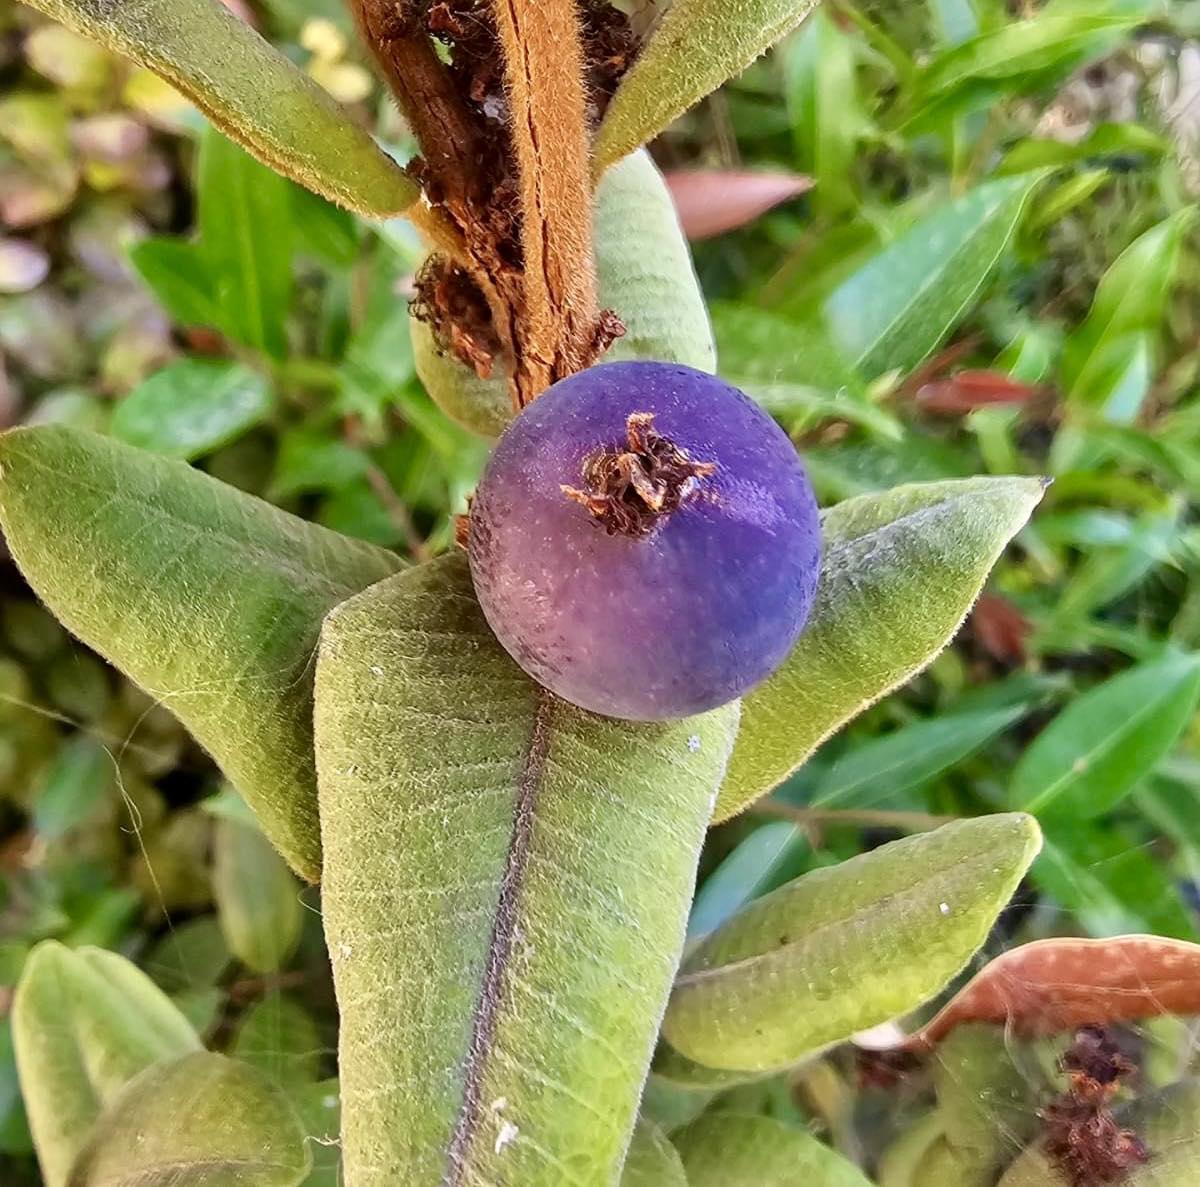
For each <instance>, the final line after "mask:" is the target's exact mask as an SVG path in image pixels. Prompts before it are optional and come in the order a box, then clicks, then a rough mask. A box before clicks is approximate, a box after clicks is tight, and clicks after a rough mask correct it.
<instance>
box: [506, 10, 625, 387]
mask: <svg viewBox="0 0 1200 1187" xmlns="http://www.w3.org/2000/svg"><path fill="white" fill-rule="evenodd" d="M493 12H494V14H495V21H496V30H497V33H498V35H499V39H500V43H501V46H502V48H503V54H504V76H505V84H506V90H507V95H508V104H509V115H510V119H509V122H510V128H511V134H512V144H513V153H514V156H515V158H516V163H517V170H518V176H519V190H520V203H521V247H522V255H523V265H524V269H523V281H522V289H523V296H524V306H523V308H522V309H521V311H520V316H519V317H518V318H517V319H516V336H517V341H516V343H515V344H514V345H515V347H516V359H515V362H516V367H515V371H514V380H515V386H516V396H517V401H518V403H519V404H522V405H523V404H527V403H528V402H529V401H530V400H532V399H533V398H534V397H535V396H536V395H537V394H538V393H539V392H541V391H542V390H543V389H544V388H546V387H548V386H549V385H550V384H551V383H553V382H555V380H557V379H561V378H563V377H565V376H567V375H571V374H573V373H574V372H576V371H579V370H582V369H583V368H584V367H586V366H588V365H589V364H590V363H591V362H593V361H594V360H595V358H596V357H597V356H598V354H599V353H600V351H601V350H603V349H604V347H605V346H606V345H607V342H606V341H605V340H604V339H605V334H606V332H607V331H606V327H605V323H604V322H603V321H602V319H601V316H600V310H599V307H598V305H597V299H596V264H595V258H594V255H593V251H592V195H591V180H590V174H589V167H588V157H589V152H588V130H587V102H586V96H585V90H584V67H583V53H582V48H581V44H580V28H579V13H578V10H577V7H576V0H493ZM611 328H612V327H611V325H609V326H608V327H607V329H611ZM609 341H611V338H610V339H609Z"/></svg>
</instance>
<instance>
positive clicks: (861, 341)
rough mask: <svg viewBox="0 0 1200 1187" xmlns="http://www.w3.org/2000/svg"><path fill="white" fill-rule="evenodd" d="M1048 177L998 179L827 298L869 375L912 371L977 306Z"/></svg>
mask: <svg viewBox="0 0 1200 1187" xmlns="http://www.w3.org/2000/svg"><path fill="white" fill-rule="evenodd" d="M1040 180H1041V175H1040V174H1030V175H1023V176H1021V177H1010V178H1005V179H1003V180H1001V181H991V182H987V183H985V184H984V185H981V186H979V187H978V188H976V189H974V190H972V191H971V192H970V193H968V194H966V195H965V196H964V197H962V198H958V199H956V200H955V201H953V202H950V203H948V204H947V205H945V206H943V207H941V208H939V209H938V210H936V211H934V212H933V213H932V214H930V215H927V216H926V217H925V218H923V219H921V220H920V221H919V222H918V223H916V225H915V226H913V227H911V228H910V229H909V230H908V231H906V232H905V233H904V234H903V235H901V236H900V237H899V238H898V239H896V240H895V241H894V242H892V243H890V244H888V245H887V246H886V247H885V248H883V250H882V251H880V252H878V253H877V254H876V255H874V256H872V257H871V259H870V260H868V261H867V263H866V264H864V265H863V266H862V267H861V268H859V269H858V270H857V271H856V272H854V273H853V274H852V275H850V276H849V277H848V278H847V279H846V280H844V281H843V282H842V283H841V284H840V285H839V286H838V287H837V288H836V289H835V290H834V291H833V292H832V293H831V294H830V295H829V297H827V298H826V300H825V304H824V312H825V320H826V322H827V323H828V325H829V328H830V331H831V332H832V334H833V337H834V340H835V341H836V343H837V345H838V346H839V348H840V349H841V351H842V353H843V355H844V356H845V357H846V358H847V359H848V360H849V361H850V362H851V363H852V364H853V365H854V366H855V367H857V368H858V369H859V370H860V371H861V372H862V373H863V375H865V376H866V377H867V378H868V379H872V378H874V377H875V376H877V375H882V374H884V373H885V372H888V371H896V370H898V371H902V372H908V371H911V370H912V369H913V368H914V367H915V366H916V365H917V364H918V363H919V362H921V361H922V360H923V359H924V358H925V357H926V356H927V355H929V354H931V353H932V352H933V351H934V350H935V349H936V348H937V346H938V344H939V343H940V342H941V341H942V340H943V339H944V338H945V337H946V335H947V334H949V333H950V331H951V330H952V329H953V328H954V327H955V326H956V325H957V324H958V322H959V321H960V320H961V318H962V316H963V314H964V313H966V311H967V310H968V309H969V308H970V307H971V305H972V304H973V303H974V301H975V299H976V297H977V295H978V293H979V291H980V289H981V288H982V287H983V285H984V283H985V282H986V281H987V279H988V278H989V277H990V276H991V274H992V272H993V271H994V269H995V267H996V265H997V264H998V263H999V261H1000V258H1001V256H1002V255H1003V253H1004V250H1005V248H1007V246H1008V244H1009V241H1010V240H1011V239H1012V236H1013V232H1014V231H1015V230H1016V228H1017V224H1018V222H1019V221H1020V218H1021V213H1022V211H1023V210H1024V208H1025V203H1026V201H1027V200H1028V198H1029V195H1030V194H1031V193H1032V192H1033V188H1034V187H1035V186H1036V185H1037V184H1038V182H1039V181H1040Z"/></svg>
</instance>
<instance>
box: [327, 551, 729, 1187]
mask: <svg viewBox="0 0 1200 1187" xmlns="http://www.w3.org/2000/svg"><path fill="white" fill-rule="evenodd" d="M316 703H317V707H316V730H317V763H318V771H319V780H320V795H321V819H322V827H323V834H324V842H325V846H326V857H325V874H324V884H323V913H324V921H325V929H326V935H327V939H328V943H329V951H330V954H331V958H332V961H333V969H334V977H335V982H336V987H337V993H338V1001H339V1006H340V1011H341V1022H342V1030H341V1049H340V1067H341V1076H342V1081H341V1082H342V1092H343V1100H344V1102H345V1114H344V1115H345V1118H346V1124H345V1130H344V1133H343V1152H344V1159H345V1166H346V1174H347V1178H348V1181H351V1182H354V1183H355V1184H356V1185H357V1187H364V1185H365V1187H369V1185H371V1184H380V1185H382V1184H387V1185H388V1187H391V1185H392V1184H395V1183H405V1184H412V1185H413V1187H421V1185H422V1184H431V1185H433V1184H446V1185H448V1187H451V1185H455V1184H466V1183H479V1182H513V1183H517V1182H519V1183H521V1184H523V1185H533V1187H537V1185H539V1184H560V1183H563V1182H578V1183H603V1182H611V1181H613V1180H614V1179H615V1178H616V1176H617V1173H618V1170H619V1167H620V1165H621V1161H622V1159H623V1157H624V1154H625V1149H626V1145H627V1143H628V1141H629V1135H630V1132H631V1130H632V1127H633V1122H634V1116H635V1113H636V1109H637V1103H638V1098H639V1096H640V1093H641V1089H642V1083H643V1080H644V1077H645V1073H646V1069H647V1066H648V1064H649V1060H650V1055H651V1051H652V1047H653V1044H654V1039H655V1034H656V1031H657V1024H658V1019H659V1018H660V1016H661V1013H662V1009H663V1007H664V1004H665V1001H666V997H667V994H668V992H669V988H670V983H671V979H672V976H673V974H674V969H675V963H676V961H677V959H678V956H679V952H680V949H681V946H682V941H683V935H684V928H685V925H686V916H687V907H688V902H689V900H690V896H691V891H692V886H693V881H694V877H695V869H696V862H697V857H698V853H699V848H700V845H701V843H702V839H703V835H704V830H705V827H706V825H707V823H708V817H709V813H710V809H711V804H712V800H713V795H714V792H715V788H716V786H717V783H718V782H719V780H720V777H721V773H722V770H723V768H724V765H725V761H726V758H727V755H728V752H729V748H730V746H731V744H732V739H733V734H734V731H735V729H736V721H737V710H736V706H732V707H728V708H726V709H723V710H718V711H716V712H714V713H711V714H707V715H705V716H703V717H700V718H694V719H691V720H688V721H683V722H675V723H670V724H654V725H631V724H628V723H621V722H615V721H612V720H608V719H604V718H600V717H595V716H592V715H590V714H587V713H584V712H582V711H580V710H577V709H575V708H573V707H572V706H569V705H567V704H565V703H564V702H561V701H558V700H556V699H553V698H551V697H550V696H549V695H548V694H545V693H543V692H542V691H541V690H539V689H538V688H537V687H536V686H535V685H534V684H532V683H531V682H530V681H529V680H528V678H527V677H525V676H524V674H523V673H522V672H521V671H520V670H519V669H518V668H517V667H516V665H515V664H514V663H513V662H512V660H511V659H509V657H508V656H507V655H506V654H505V653H504V652H503V651H502V650H501V648H500V647H499V645H498V644H497V643H496V642H495V640H494V638H493V636H492V635H491V632H490V631H489V629H488V627H487V625H486V623H485V622H484V620H483V617H482V615H481V613H480V611H479V609H478V606H477V604H476V602H475V598H474V594H473V591H472V588H471V582H470V576H469V573H468V570H467V565H466V561H465V558H464V557H462V556H461V555H458V554H455V555H450V556H446V557H442V558H441V559H439V560H437V561H434V562H432V563H431V564H428V565H425V566H422V567H421V568H419V569H414V570H411V571H409V572H407V573H405V574H403V575H401V576H399V577H397V578H394V579H392V580H389V581H386V582H383V583H381V584H379V585H377V586H375V587H374V588H373V589H371V590H369V591H367V592H366V593H365V594H363V595H361V596H360V597H358V598H355V599H354V600H353V601H351V602H349V603H347V604H346V605H344V606H342V607H340V608H339V609H338V610H337V611H336V612H335V613H334V614H333V615H332V616H331V617H330V619H329V621H328V623H327V625H326V628H325V631H324V633H323V636H322V644H321V655H320V659H319V662H318V668H317V698H316Z"/></svg>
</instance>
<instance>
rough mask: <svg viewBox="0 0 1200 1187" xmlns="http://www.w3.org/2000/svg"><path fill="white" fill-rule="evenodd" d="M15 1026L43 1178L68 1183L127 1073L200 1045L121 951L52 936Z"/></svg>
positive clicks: (30, 973)
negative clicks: (63, 942)
mask: <svg viewBox="0 0 1200 1187" xmlns="http://www.w3.org/2000/svg"><path fill="white" fill-rule="evenodd" d="M12 1027H13V1043H14V1046H15V1048H16V1055H17V1066H18V1068H19V1070H20V1075H21V1092H22V1095H23V1096H24V1098H25V1107H26V1109H27V1110H28V1113H29V1127H30V1129H31V1130H32V1132H33V1138H34V1142H35V1143H36V1145H37V1152H38V1161H39V1162H40V1164H41V1168H42V1177H43V1178H44V1179H45V1182H46V1187H64V1185H65V1184H66V1182H67V1175H68V1172H69V1171H70V1168H71V1164H72V1163H73V1162H74V1160H75V1157H76V1155H77V1154H78V1152H79V1150H80V1148H81V1147H82V1145H83V1143H84V1140H85V1139H86V1137H87V1135H88V1133H89V1131H90V1129H91V1127H92V1124H93V1122H94V1121H95V1120H96V1118H97V1117H98V1116H99V1115H100V1111H101V1109H102V1108H103V1107H104V1106H105V1105H106V1104H107V1103H108V1102H109V1101H110V1100H111V1099H112V1098H113V1097H114V1096H115V1095H116V1094H117V1092H118V1091H119V1090H120V1089H121V1088H122V1087H123V1086H124V1085H125V1084H126V1083H127V1082H128V1081H129V1080H130V1079H132V1078H133V1077H134V1076H136V1075H137V1074H138V1073H139V1072H141V1071H142V1070H143V1069H145V1068H148V1067H150V1066H151V1065H152V1064H155V1063H157V1062H158V1061H159V1060H162V1059H172V1058H174V1057H176V1056H179V1055H183V1054H186V1053H187V1052H189V1051H195V1050H198V1049H199V1047H200V1040H199V1039H198V1038H197V1037H196V1033H195V1031H194V1030H193V1029H192V1027H191V1025H190V1024H189V1022H188V1020H187V1019H186V1018H185V1017H184V1016H183V1015H182V1014H181V1013H180V1012H179V1011H178V1010H177V1009H176V1008H175V1006H174V1005H172V1004H171V1001H170V999H169V998H168V997H167V996H166V994H164V993H163V991H162V990H161V989H159V988H158V987H157V986H156V985H155V984H154V983H153V982H152V981H151V980H150V979H149V978H148V977H147V976H146V975H145V974H144V973H142V972H141V971H140V970H139V969H137V968H136V967H135V966H134V965H132V964H130V963H129V962H128V961H127V960H125V959H124V957H121V956H117V955H116V953H113V952H104V951H101V950H100V949H97V948H80V949H70V948H64V947H63V946H62V945H61V944H58V943H55V942H53V941H47V942H45V943H43V944H41V945H39V946H38V947H37V948H36V949H34V951H33V952H32V953H31V954H30V956H29V958H28V960H27V961H26V962H25V968H24V971H23V972H22V975H21V981H20V984H19V985H18V986H17V993H16V997H15V999H14V1001H13V1012H12Z"/></svg>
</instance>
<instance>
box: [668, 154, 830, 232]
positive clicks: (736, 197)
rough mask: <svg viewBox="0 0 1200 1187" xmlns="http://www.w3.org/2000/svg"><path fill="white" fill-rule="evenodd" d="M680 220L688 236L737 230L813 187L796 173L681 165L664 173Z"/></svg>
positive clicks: (810, 181) (808, 179)
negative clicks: (734, 170)
mask: <svg viewBox="0 0 1200 1187" xmlns="http://www.w3.org/2000/svg"><path fill="white" fill-rule="evenodd" d="M666 180H667V185H668V186H669V187H670V190H671V197H672V198H674V199H675V206H676V209H677V210H678V211H679V221H680V223H681V224H682V226H683V231H684V234H685V235H687V237H688V238H689V239H692V240H698V239H711V238H713V237H714V236H715V235H723V234H724V233H725V232H726V231H736V230H737V229H738V227H744V226H745V225H746V224H747V223H751V222H753V221H754V220H755V219H756V218H758V216H759V215H760V214H766V212H767V211H768V210H772V209H774V208H775V207H776V206H778V205H779V204H780V203H782V202H786V201H788V199H790V198H796V197H798V196H799V195H800V194H804V193H807V192H808V191H809V190H810V189H812V184H813V183H812V178H809V177H805V176H803V175H802V174H799V173H764V172H733V171H727V170H723V169H681V170H677V171H676V172H673V173H668V174H666Z"/></svg>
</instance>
